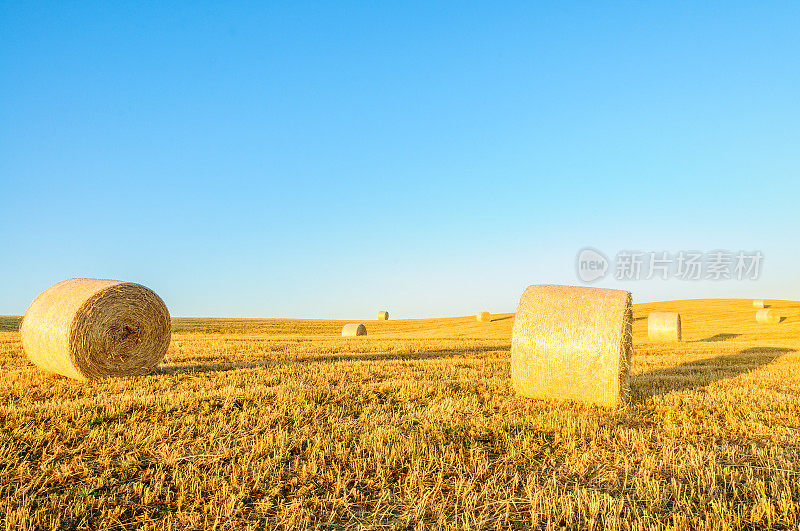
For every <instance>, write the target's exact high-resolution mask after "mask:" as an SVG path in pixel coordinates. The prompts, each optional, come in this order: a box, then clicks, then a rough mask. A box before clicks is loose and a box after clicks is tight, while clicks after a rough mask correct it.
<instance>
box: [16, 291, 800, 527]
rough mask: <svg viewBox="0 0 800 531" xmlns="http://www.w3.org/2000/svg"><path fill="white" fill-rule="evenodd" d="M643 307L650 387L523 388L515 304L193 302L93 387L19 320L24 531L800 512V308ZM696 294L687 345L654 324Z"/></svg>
mask: <svg viewBox="0 0 800 531" xmlns="http://www.w3.org/2000/svg"><path fill="white" fill-rule="evenodd" d="M771 307H774V308H776V309H779V310H780V312H781V314H782V315H784V316H785V317H786V318H785V319H784V321H782V322H781V323H780V324H778V325H775V326H770V327H765V326H763V325H759V324H757V323H756V322H755V320H754V319H753V307H752V301H751V300H738V301H676V302H670V303H660V304H646V305H636V306H635V307H634V336H635V344H636V349H635V352H634V357H633V367H632V373H633V374H632V381H631V386H632V392H633V402H632V404H631V405H630V406H628V407H627V408H625V409H621V410H608V409H599V408H591V407H585V406H576V405H570V404H553V403H548V402H541V401H534V400H527V399H523V398H519V397H516V396H515V395H514V394H513V392H512V390H511V382H510V374H509V372H510V360H509V343H510V337H511V325H512V323H513V319H512V318H511V317H512V316H510V315H499V316H498V315H496V316H495V317H494V320H493V321H492V322H491V323H488V324H487V323H478V322H476V320H475V317H474V316H470V317H465V318H453V319H432V320H416V321H409V320H393V321H381V322H378V321H374V322H373V321H370V322H369V323H368V325H369V328H370V335H369V336H367V337H366V338H363V337H362V338H358V339H356V338H352V339H350V338H342V337H340V336H339V334H340V333H341V328H342V326H343V324H344V322H343V321H296V320H293V321H290V320H198V319H175V320H174V321H173V326H174V335H173V341H172V345H171V347H170V353H169V355H170V359H171V360H172V361H171V363H169V364H166V365H163V366H162V368H161V369H160V371H159V372H158V373H157V374H153V375H150V376H147V377H139V378H121V379H116V380H105V381H100V382H95V383H82V382H75V381H71V380H68V379H66V378H58V377H52V376H48V375H46V374H45V373H43V372H41V371H40V370H38V369H36V368H34V367H33V366H31V365H30V364H29V363H28V362H27V360H26V359H25V358H24V356H23V354H22V351H21V345H20V341H19V335H18V333H17V332H15V331H8V330H9V328H11V329H13V325H14V320H13V319H11V318H0V330H4V331H2V332H0V364H2V366H3V369H4V371H3V379H2V384H0V423H1V424H0V429H1V430H2V437H0V517H2V519H3V524H4V525H5V526H6V527H7V528H19V529H34V528H61V529H97V528H110V529H210V528H217V529H241V528H303V527H337V528H342V527H359V526H363V527H367V528H378V527H387V528H391V527H395V528H420V529H428V528H432V527H436V526H439V527H444V528H499V529H503V528H508V527H521V528H527V527H529V526H535V527H553V528H555V527H558V526H566V527H573V528H577V527H580V528H596V529H600V528H608V527H610V528H615V527H621V528H677V529H682V528H686V527H689V526H691V527H708V528H720V529H722V528H752V527H774V528H797V526H798V523H800V481H798V479H799V476H800V460H799V459H800V447H798V443H797V441H798V435H799V434H800V417H798V412H800V370H798V369H800V353H798V351H797V350H798V349H800V339H798V332H800V304H798V303H786V302H783V303H782V302H778V301H776V302H771ZM650 311H670V312H680V313H681V317H682V321H683V322H682V325H683V338H684V342H683V343H675V344H667V345H665V344H656V343H652V342H649V341H647V339H646V336H647V319H646V316H647V314H648V313H649V312H650Z"/></svg>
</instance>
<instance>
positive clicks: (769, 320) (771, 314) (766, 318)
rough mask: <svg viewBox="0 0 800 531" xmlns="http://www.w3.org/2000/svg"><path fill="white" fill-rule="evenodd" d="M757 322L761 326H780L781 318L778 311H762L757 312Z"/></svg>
mask: <svg viewBox="0 0 800 531" xmlns="http://www.w3.org/2000/svg"><path fill="white" fill-rule="evenodd" d="M756 322H759V323H761V324H778V323H780V322H781V316H780V314H779V313H778V312H777V311H776V310H768V309H766V308H765V309H761V310H758V311H757V312H756Z"/></svg>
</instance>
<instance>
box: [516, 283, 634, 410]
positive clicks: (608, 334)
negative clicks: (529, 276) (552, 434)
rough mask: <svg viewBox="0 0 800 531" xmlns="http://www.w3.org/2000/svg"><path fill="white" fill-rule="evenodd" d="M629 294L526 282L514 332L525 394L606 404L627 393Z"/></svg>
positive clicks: (521, 390) (518, 371) (520, 388)
mask: <svg viewBox="0 0 800 531" xmlns="http://www.w3.org/2000/svg"><path fill="white" fill-rule="evenodd" d="M631 324H632V315H631V294H630V292H627V291H620V290H613V289H599V288H590V287H583V286H548V285H543V286H528V288H527V289H526V290H525V292H524V293H523V294H522V297H521V298H520V301H519V306H517V314H516V317H515V319H514V328H513V331H512V336H511V379H512V382H513V384H514V390H515V391H516V392H517V393H518V394H520V395H521V396H524V397H528V398H541V399H565V400H573V401H576V402H584V403H588V404H598V405H603V406H615V405H618V404H620V403H622V402H624V401H625V400H627V397H628V394H629V392H628V374H629V370H630V361H631V352H632V349H633V346H632V345H633V343H632V337H633V335H632V326H631Z"/></svg>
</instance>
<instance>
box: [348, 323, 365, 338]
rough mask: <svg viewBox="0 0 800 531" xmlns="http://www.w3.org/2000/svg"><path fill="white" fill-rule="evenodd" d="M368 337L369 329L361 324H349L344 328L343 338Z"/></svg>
mask: <svg viewBox="0 0 800 531" xmlns="http://www.w3.org/2000/svg"><path fill="white" fill-rule="evenodd" d="M365 335H367V327H366V326H364V325H363V324H361V323H348V324H346V325H344V328H342V337H355V336H365Z"/></svg>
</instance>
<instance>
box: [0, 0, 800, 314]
mask: <svg viewBox="0 0 800 531" xmlns="http://www.w3.org/2000/svg"><path fill="white" fill-rule="evenodd" d="M798 27H800V4H798V3H797V2H786V3H780V2H752V3H739V2H683V3H680V2H661V3H659V2H624V3H610V2H509V3H503V2H485V3H478V2H430V1H425V2H417V3H413V2H395V3H389V2H286V3H277V2H253V3H246V2H243V3H238V2H237V3H234V2H199V1H196V2H185V3H177V2H172V3H168V2H52V3H40V2H14V1H4V2H2V3H0V227H2V235H3V237H2V245H0V279H2V282H1V283H0V285H1V286H2V287H0V314H3V313H7V314H21V313H24V311H25V308H26V307H27V305H28V304H29V303H30V301H31V300H32V299H33V298H34V297H35V296H36V295H37V294H38V293H39V292H40V291H42V290H43V289H45V288H47V287H48V286H50V285H51V284H53V283H55V282H57V281H60V280H63V279H65V278H70V277H76V276H86V277H102V278H116V279H121V280H129V281H134V282H139V283H142V284H145V285H147V286H149V287H151V288H152V289H154V290H155V291H156V292H157V293H159V294H160V295H161V296H162V298H164V300H165V302H166V303H167V305H168V306H169V308H170V310H171V312H172V314H173V315H200V316H253V317H255V316H295V317H336V318H354V319H355V318H359V319H372V318H375V313H376V312H377V311H378V310H379V309H384V308H385V309H388V310H389V311H390V314H391V316H392V317H424V316H433V315H465V314H472V313H476V312H478V311H481V310H489V311H493V312H501V311H513V310H514V308H515V306H516V303H517V300H518V298H519V296H520V295H521V293H522V291H523V289H524V287H525V286H527V285H528V284H538V283H559V284H579V283H580V281H579V280H578V278H577V276H576V270H575V258H576V255H577V253H578V251H579V250H580V249H581V248H583V247H586V246H591V247H594V248H597V249H599V250H601V251H603V253H605V254H606V255H608V256H609V258H612V259H613V258H614V255H616V253H617V252H618V251H620V250H641V251H645V252H647V251H659V252H660V251H668V252H670V253H677V252H679V251H681V250H691V249H694V250H700V251H711V250H716V249H725V250H730V251H733V252H737V251H739V250H745V251H756V250H759V251H761V252H762V253H763V255H764V262H763V270H762V273H761V277H760V279H759V280H758V281H735V280H731V281H718V282H714V281H681V280H676V279H670V280H650V281H646V280H640V281H616V280H601V281H599V282H596V283H594V284H593V285H598V286H607V287H622V288H624V289H629V290H631V291H632V292H633V296H634V301H644V300H660V299H672V298H694V297H726V296H729V297H766V298H796V299H800V284H799V283H798V275H797V271H798V269H799V268H798V265H800V264H799V263H798V262H799V261H800V252H798V241H797V232H798V227H800V209H799V208H798V200H800V182H799V180H800V32H798Z"/></svg>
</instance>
